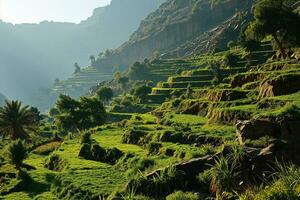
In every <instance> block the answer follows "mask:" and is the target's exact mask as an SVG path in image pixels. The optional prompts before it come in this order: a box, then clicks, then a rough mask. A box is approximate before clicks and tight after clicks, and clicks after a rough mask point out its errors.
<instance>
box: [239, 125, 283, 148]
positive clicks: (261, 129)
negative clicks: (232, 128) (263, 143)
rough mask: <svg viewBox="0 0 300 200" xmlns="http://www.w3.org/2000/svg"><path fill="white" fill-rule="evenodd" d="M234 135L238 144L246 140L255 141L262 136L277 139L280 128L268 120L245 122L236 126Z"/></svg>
mask: <svg viewBox="0 0 300 200" xmlns="http://www.w3.org/2000/svg"><path fill="white" fill-rule="evenodd" d="M236 134H237V138H238V140H239V142H240V144H244V141H245V140H247V139H250V140H256V139H259V138H261V137H263V136H267V135H268V136H271V137H278V136H279V135H280V126H279V124H277V123H275V122H271V121H269V120H245V121H238V122H237V124H236Z"/></svg>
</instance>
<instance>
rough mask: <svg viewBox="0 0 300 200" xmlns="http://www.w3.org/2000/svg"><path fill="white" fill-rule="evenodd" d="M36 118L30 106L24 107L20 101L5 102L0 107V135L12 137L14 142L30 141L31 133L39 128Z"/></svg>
mask: <svg viewBox="0 0 300 200" xmlns="http://www.w3.org/2000/svg"><path fill="white" fill-rule="evenodd" d="M37 123H38V122H37V120H36V116H35V114H34V113H33V112H31V111H30V108H29V107H28V106H22V103H21V102H20V101H5V105H4V106H3V107H0V133H1V134H2V135H3V138H4V137H5V136H10V137H11V138H12V139H13V140H16V139H24V140H28V139H29V132H30V131H31V132H34V131H35V130H36V127H37Z"/></svg>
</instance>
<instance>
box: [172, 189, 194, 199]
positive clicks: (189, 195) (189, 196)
mask: <svg viewBox="0 0 300 200" xmlns="http://www.w3.org/2000/svg"><path fill="white" fill-rule="evenodd" d="M166 200H200V197H199V196H198V195H197V194H194V193H192V192H182V191H177V192H175V193H173V194H170V195H168V196H167V197H166Z"/></svg>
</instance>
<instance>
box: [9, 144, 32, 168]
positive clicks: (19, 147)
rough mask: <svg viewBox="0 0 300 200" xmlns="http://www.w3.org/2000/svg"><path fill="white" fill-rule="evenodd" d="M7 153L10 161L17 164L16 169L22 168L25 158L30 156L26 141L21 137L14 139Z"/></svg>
mask: <svg viewBox="0 0 300 200" xmlns="http://www.w3.org/2000/svg"><path fill="white" fill-rule="evenodd" d="M7 155H8V158H9V160H10V162H11V163H12V164H14V165H15V166H16V169H18V170H20V168H21V166H22V164H23V160H24V159H25V158H27V156H28V150H27V148H26V145H25V142H24V141H22V140H20V139H18V140H16V141H13V142H12V143H11V144H10V145H8V147H7Z"/></svg>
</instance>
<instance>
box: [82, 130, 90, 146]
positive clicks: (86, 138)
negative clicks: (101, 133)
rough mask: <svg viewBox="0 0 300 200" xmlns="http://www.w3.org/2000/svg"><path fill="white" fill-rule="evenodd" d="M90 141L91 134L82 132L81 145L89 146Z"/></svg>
mask: <svg viewBox="0 0 300 200" xmlns="http://www.w3.org/2000/svg"><path fill="white" fill-rule="evenodd" d="M91 142H92V140H91V132H89V131H85V132H83V134H82V136H81V144H84V143H86V144H91Z"/></svg>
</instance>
